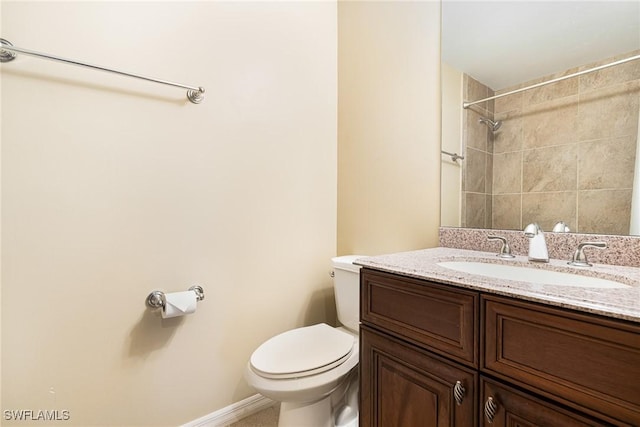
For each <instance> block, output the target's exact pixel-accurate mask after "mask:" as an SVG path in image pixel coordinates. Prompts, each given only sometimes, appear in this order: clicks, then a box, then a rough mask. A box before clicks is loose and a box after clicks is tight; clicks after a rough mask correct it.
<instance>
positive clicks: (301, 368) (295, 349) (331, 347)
mask: <svg viewBox="0 0 640 427" xmlns="http://www.w3.org/2000/svg"><path fill="white" fill-rule="evenodd" d="M357 258H362V256H359V255H348V256H342V257H335V258H332V259H331V261H332V265H333V273H332V276H333V287H334V291H335V299H336V311H337V313H338V320H339V321H340V323H341V326H339V327H335V328H334V327H332V326H329V325H327V324H325V323H319V324H317V325H312V326H307V327H303V328H297V329H293V330H290V331H287V332H284V333H282V334H279V335H276V336H275V337H273V338H271V339H269V340H267V341H266V342H264V343H263V344H262V345H261V346H260V347H258V348H257V349H256V350H255V351H254V352H253V354H252V355H251V358H250V360H249V362H248V363H247V368H246V370H245V378H246V380H247V382H248V383H249V384H250V385H251V386H253V387H254V388H255V389H256V390H257V391H258V392H259V393H260V394H262V395H263V396H265V397H268V398H270V399H272V400H275V401H278V402H280V418H279V421H278V427H305V426H308V427H357V426H358V357H359V344H358V332H359V328H360V325H359V307H360V267H359V266H357V265H355V264H354V263H353V262H354V261H355V260H356V259H357Z"/></svg>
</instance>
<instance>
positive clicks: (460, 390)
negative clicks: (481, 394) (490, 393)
mask: <svg viewBox="0 0 640 427" xmlns="http://www.w3.org/2000/svg"><path fill="white" fill-rule="evenodd" d="M465 392H466V390H465V389H464V386H463V385H462V383H461V382H460V381H456V385H454V386H453V397H454V398H455V399H456V404H458V405H462V401H463V400H464V393H465Z"/></svg>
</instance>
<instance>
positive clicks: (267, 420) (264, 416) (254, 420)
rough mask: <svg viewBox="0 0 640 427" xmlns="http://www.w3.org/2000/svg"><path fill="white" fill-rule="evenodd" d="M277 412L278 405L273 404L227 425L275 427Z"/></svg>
mask: <svg viewBox="0 0 640 427" xmlns="http://www.w3.org/2000/svg"><path fill="white" fill-rule="evenodd" d="M279 413H280V406H279V405H274V406H271V407H269V408H267V409H265V410H263V411H260V412H258V413H257V414H253V415H251V416H250V417H247V418H245V419H243V420H240V421H238V422H235V423H233V424H231V425H229V427H277V425H278V414H279Z"/></svg>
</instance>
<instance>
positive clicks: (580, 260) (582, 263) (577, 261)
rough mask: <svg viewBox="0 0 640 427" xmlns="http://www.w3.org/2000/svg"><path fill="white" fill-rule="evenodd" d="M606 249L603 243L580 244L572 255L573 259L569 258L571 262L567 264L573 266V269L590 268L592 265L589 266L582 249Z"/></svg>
mask: <svg viewBox="0 0 640 427" xmlns="http://www.w3.org/2000/svg"><path fill="white" fill-rule="evenodd" d="M589 247H592V248H606V247H607V244H606V243H605V242H582V243H580V244H579V245H578V249H576V251H575V252H574V253H573V257H571V261H569V262H568V263H567V264H569V265H573V266H574V267H591V266H592V265H593V264H589V261H588V260H587V254H585V253H584V248H589Z"/></svg>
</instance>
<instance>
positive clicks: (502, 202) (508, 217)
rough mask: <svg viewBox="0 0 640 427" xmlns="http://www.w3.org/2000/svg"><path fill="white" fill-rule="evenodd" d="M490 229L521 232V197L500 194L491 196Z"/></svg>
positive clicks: (519, 195)
mask: <svg viewBox="0 0 640 427" xmlns="http://www.w3.org/2000/svg"><path fill="white" fill-rule="evenodd" d="M492 213H493V223H492V228H494V229H500V230H522V229H523V226H522V221H521V217H522V195H521V194H501V195H496V196H493V209H492Z"/></svg>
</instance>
